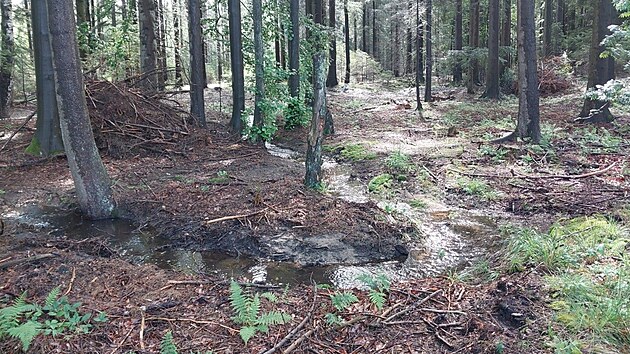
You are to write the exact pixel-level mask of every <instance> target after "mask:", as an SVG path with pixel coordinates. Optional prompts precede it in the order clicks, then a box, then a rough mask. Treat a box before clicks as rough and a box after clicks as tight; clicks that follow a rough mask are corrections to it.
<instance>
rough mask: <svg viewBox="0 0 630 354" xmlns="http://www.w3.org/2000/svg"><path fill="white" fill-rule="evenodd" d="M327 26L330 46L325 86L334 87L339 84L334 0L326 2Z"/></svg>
mask: <svg viewBox="0 0 630 354" xmlns="http://www.w3.org/2000/svg"><path fill="white" fill-rule="evenodd" d="M328 26H329V27H330V29H331V31H332V34H331V36H330V48H329V52H328V53H329V55H330V58H329V61H330V62H329V65H330V66H329V68H328V78H327V79H326V87H335V86H337V85H339V79H338V78H337V34H336V32H337V18H336V13H335V0H329V2H328Z"/></svg>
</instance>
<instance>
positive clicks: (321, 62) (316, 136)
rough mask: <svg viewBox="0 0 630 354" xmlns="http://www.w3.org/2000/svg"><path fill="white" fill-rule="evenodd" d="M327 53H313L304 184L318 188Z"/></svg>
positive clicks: (319, 182)
mask: <svg viewBox="0 0 630 354" xmlns="http://www.w3.org/2000/svg"><path fill="white" fill-rule="evenodd" d="M326 114H327V109H326V53H324V52H323V51H320V52H317V53H316V54H315V55H313V118H312V120H311V129H310V131H309V133H308V147H307V150H306V177H305V178H304V184H305V185H306V186H307V187H309V188H317V187H318V186H320V185H321V182H322V141H323V140H324V121H325V119H326Z"/></svg>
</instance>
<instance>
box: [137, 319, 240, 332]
mask: <svg viewBox="0 0 630 354" xmlns="http://www.w3.org/2000/svg"><path fill="white" fill-rule="evenodd" d="M145 321H165V322H191V323H195V324H211V325H215V326H219V327H222V328H225V329H227V330H228V331H231V332H232V333H238V329H234V328H232V327H228V326H226V325H223V324H220V323H218V322H213V321H202V320H195V319H192V318H166V317H147V318H145Z"/></svg>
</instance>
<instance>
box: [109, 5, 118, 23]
mask: <svg viewBox="0 0 630 354" xmlns="http://www.w3.org/2000/svg"><path fill="white" fill-rule="evenodd" d="M111 6H112V8H111V16H112V27H114V28H116V26H118V18H117V16H116V6H117V4H116V1H113V2H112V3H111Z"/></svg>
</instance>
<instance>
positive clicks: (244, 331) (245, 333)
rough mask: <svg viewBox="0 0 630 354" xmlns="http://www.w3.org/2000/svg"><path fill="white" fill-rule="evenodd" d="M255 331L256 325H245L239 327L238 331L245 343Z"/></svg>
mask: <svg viewBox="0 0 630 354" xmlns="http://www.w3.org/2000/svg"><path fill="white" fill-rule="evenodd" d="M257 331H258V330H257V329H256V327H251V326H246V327H243V328H241V330H240V331H239V332H238V333H239V334H240V335H241V339H242V340H243V342H245V345H247V342H249V340H250V339H252V337H254V336H255V335H256V332H257Z"/></svg>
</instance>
